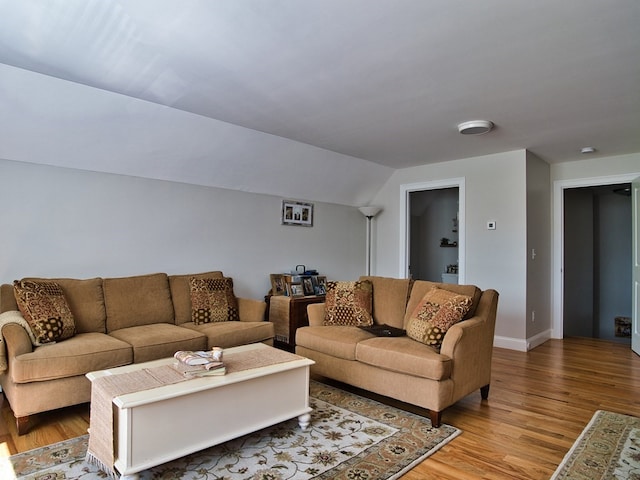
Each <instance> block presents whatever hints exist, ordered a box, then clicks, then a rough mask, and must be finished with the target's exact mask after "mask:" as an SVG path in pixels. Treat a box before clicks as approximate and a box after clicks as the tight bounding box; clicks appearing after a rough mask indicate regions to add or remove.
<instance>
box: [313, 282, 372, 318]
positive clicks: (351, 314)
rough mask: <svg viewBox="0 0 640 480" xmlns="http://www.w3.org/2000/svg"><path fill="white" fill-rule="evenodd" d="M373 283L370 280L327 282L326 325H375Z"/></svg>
mask: <svg viewBox="0 0 640 480" xmlns="http://www.w3.org/2000/svg"><path fill="white" fill-rule="evenodd" d="M372 293H373V285H372V284H371V282H370V281H369V280H361V281H357V282H327V296H326V297H325V312H326V313H325V318H324V324H325V325H350V326H355V327H361V326H367V325H373V317H372V316H371V312H372V305H373V303H372Z"/></svg>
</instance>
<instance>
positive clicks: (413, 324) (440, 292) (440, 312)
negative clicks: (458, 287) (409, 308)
mask: <svg viewBox="0 0 640 480" xmlns="http://www.w3.org/2000/svg"><path fill="white" fill-rule="evenodd" d="M471 304H472V298H471V297H468V296H467V295H460V294H457V293H454V292H449V291H448V290H444V289H442V288H438V287H434V288H433V289H431V290H429V291H428V292H427V293H426V294H425V296H424V297H423V298H422V300H421V301H420V303H419V304H418V305H417V306H416V308H415V310H414V311H413V313H412V314H411V317H409V321H408V322H407V336H408V337H409V338H413V339H414V340H417V341H418V342H422V343H424V344H426V345H430V346H433V347H435V348H440V347H441V346H442V340H443V339H444V335H445V333H447V330H449V328H451V326H452V325H454V324H455V323H457V322H459V321H460V320H462V319H463V318H464V316H465V315H466V313H467V312H468V311H469V309H470V308H471Z"/></svg>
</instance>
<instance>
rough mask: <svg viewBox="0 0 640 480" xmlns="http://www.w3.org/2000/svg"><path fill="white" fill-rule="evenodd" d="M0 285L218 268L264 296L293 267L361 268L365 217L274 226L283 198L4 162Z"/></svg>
mask: <svg viewBox="0 0 640 480" xmlns="http://www.w3.org/2000/svg"><path fill="white" fill-rule="evenodd" d="M0 178H1V179H2V188H1V189H0V203H1V204H2V205H3V215H2V226H3V228H2V235H0V252H2V255H1V256H0V282H2V283H7V282H12V281H13V280H14V279H18V278H21V277H24V276H44V277H52V276H60V277H64V276H67V277H75V278H89V277H94V276H103V277H107V276H126V275H135V274H145V273H151V272H167V273H195V272H202V271H209V270H218V269H220V270H222V271H223V272H224V273H225V274H226V275H228V276H231V277H233V278H234V284H235V291H236V294H237V295H240V296H245V297H250V298H263V297H264V295H265V294H266V293H267V292H268V290H269V288H270V284H269V273H277V272H284V271H288V270H290V269H292V268H294V267H295V265H297V264H304V265H306V266H307V267H309V268H316V269H318V270H319V271H320V272H321V273H323V274H326V275H327V276H328V277H329V278H330V279H332V278H335V279H344V280H347V279H355V278H357V277H358V276H359V275H361V274H363V273H364V269H365V255H366V253H365V243H366V242H365V236H366V225H365V219H364V217H363V216H362V214H360V212H359V211H358V210H357V209H356V208H354V207H347V206H339V205H334V204H328V203H315V204H314V206H315V210H314V226H313V227H312V228H307V227H293V226H283V225H281V224H280V207H281V200H282V198H281V197H276V196H271V195H262V194H253V193H246V192H239V191H232V190H225V189H220V188H213V187H202V186H193V185H187V184H182V183H175V182H166V181H161V180H149V179H142V178H137V177H129V176H122V175H113V174H105V173H95V172H88V171H82V170H75V169H66V168H60V167H50V166H40V165H34V164H29V163H22V162H14V161H8V160H0Z"/></svg>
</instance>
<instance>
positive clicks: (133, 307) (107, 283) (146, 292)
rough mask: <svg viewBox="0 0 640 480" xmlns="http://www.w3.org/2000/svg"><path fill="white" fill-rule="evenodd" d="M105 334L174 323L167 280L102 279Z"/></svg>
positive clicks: (161, 277) (159, 275)
mask: <svg viewBox="0 0 640 480" xmlns="http://www.w3.org/2000/svg"><path fill="white" fill-rule="evenodd" d="M102 286H103V288H104V301H105V306H106V310H107V332H112V331H114V330H119V329H121V328H127V327H135V326H138V325H150V324H152V323H174V317H173V303H172V302H171V290H170V289H169V278H168V277H167V275H166V274H165V273H154V274H151V275H140V276H135V277H122V278H105V279H104V280H103V284H102Z"/></svg>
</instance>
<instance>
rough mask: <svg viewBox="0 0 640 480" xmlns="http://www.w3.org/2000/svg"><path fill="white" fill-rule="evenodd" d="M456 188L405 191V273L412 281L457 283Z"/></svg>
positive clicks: (457, 193) (457, 194) (457, 192)
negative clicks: (407, 209) (407, 214)
mask: <svg viewBox="0 0 640 480" xmlns="http://www.w3.org/2000/svg"><path fill="white" fill-rule="evenodd" d="M458 190H459V189H458V187H449V188H439V189H434V190H420V191H415V192H411V193H410V194H409V205H410V217H411V221H410V232H411V233H410V241H409V244H410V249H409V274H410V275H411V278H413V279H414V280H429V281H432V282H445V283H458V243H459V237H458V233H459V231H458V220H459V219H458V197H459V191H458Z"/></svg>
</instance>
